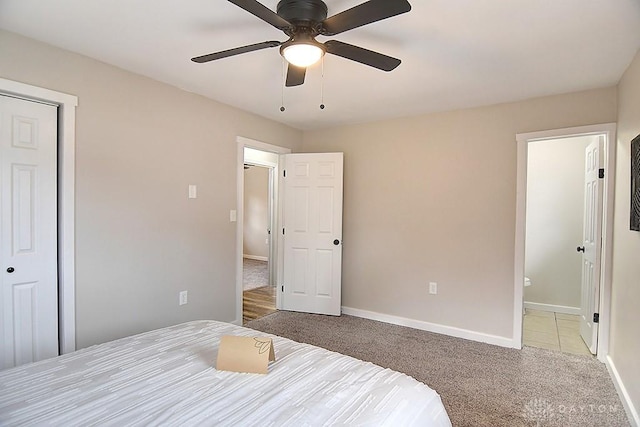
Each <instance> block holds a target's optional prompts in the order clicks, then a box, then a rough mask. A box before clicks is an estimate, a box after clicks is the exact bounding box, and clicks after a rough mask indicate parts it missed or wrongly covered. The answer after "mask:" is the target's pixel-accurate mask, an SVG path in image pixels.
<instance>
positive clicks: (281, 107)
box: [280, 58, 287, 113]
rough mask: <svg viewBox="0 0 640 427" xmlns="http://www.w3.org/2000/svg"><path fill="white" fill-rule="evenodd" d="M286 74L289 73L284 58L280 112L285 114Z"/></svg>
mask: <svg viewBox="0 0 640 427" xmlns="http://www.w3.org/2000/svg"><path fill="white" fill-rule="evenodd" d="M286 73H287V63H286V61H285V59H284V58H282V88H281V90H282V93H281V95H282V98H281V99H280V111H281V112H283V113H284V110H286V108H284V85H285V81H286Z"/></svg>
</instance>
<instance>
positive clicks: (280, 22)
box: [229, 0, 293, 31]
mask: <svg viewBox="0 0 640 427" xmlns="http://www.w3.org/2000/svg"><path fill="white" fill-rule="evenodd" d="M229 2H231V3H233V4H235V5H236V6H238V7H240V8H242V9H244V10H246V11H247V12H249V13H251V14H252V15H255V16H257V17H258V18H260V19H262V20H263V21H264V22H266V23H267V24H271V25H273V26H274V27H276V28H277V29H279V30H283V31H284V30H286V29H287V28H292V27H293V25H292V24H291V23H290V22H289V21H287V20H286V19H284V18H283V17H281V16H280V15H278V14H277V13H275V12H274V11H273V10H271V9H269V8H268V7H266V6H265V5H263V4H262V3H259V2H257V1H256V0H229Z"/></svg>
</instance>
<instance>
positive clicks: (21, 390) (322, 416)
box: [0, 321, 451, 426]
mask: <svg viewBox="0 0 640 427" xmlns="http://www.w3.org/2000/svg"><path fill="white" fill-rule="evenodd" d="M222 335H244V336H269V337H272V338H273V341H274V348H275V353H276V358H277V361H276V362H275V363H272V364H271V366H270V367H269V373H268V374H267V375H258V374H239V373H233V372H223V371H218V370H216V369H215V362H216V357H217V348H218V343H219V337H220V336H222ZM0 425H2V426H7V425H59V426H73V425H79V426H87V425H101V426H102V425H117V426H125V425H162V426H166V425H198V426H201V425H221V426H252V425H260V426H286V425H291V426H320V425H375V426H377V425H389V426H409V425H421V426H450V425H451V422H450V421H449V418H448V416H447V414H446V411H445V409H444V407H443V406H442V402H441V401H440V397H439V396H438V394H437V393H436V392H435V391H433V390H431V389H430V388H429V387H427V386H426V385H424V384H422V383H420V382H418V381H416V380H415V379H413V378H411V377H409V376H407V375H404V374H401V373H398V372H395V371H392V370H389V369H384V368H381V367H379V366H377V365H374V364H371V363H368V362H363V361H361V360H357V359H354V358H351V357H348V356H344V355H341V354H338V353H334V352H331V351H328V350H324V349H321V348H318V347H314V346H311V345H308V344H300V343H297V342H295V341H291V340H289V339H286V338H281V337H276V336H273V335H268V334H264V333H261V332H258V331H255V330H252V329H247V328H243V327H239V326H234V325H231V324H227V323H221V322H214V321H195V322H189V323H185V324H182V325H177V326H172V327H168V328H164V329H159V330H156V331H151V332H147V333H143V334H140V335H136V336H132V337H127V338H123V339H120V340H116V341H112V342H109V343H105V344H100V345H96V346H93V347H89V348H87V349H84V350H80V351H77V352H75V353H71V354H68V355H64V356H60V357H56V358H54V359H49V360H45V361H42V362H37V363H34V364H31V365H26V366H22V367H17V368H13V369H9V370H5V371H0Z"/></svg>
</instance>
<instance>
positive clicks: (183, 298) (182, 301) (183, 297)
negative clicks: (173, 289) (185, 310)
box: [178, 291, 189, 305]
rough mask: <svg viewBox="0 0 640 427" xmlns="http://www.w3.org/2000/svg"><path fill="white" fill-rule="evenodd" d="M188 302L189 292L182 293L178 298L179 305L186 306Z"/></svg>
mask: <svg viewBox="0 0 640 427" xmlns="http://www.w3.org/2000/svg"><path fill="white" fill-rule="evenodd" d="M188 302H189V297H188V295H187V291H182V292H180V295H179V296H178V303H179V305H185V304H186V303H188Z"/></svg>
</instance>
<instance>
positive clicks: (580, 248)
mask: <svg viewBox="0 0 640 427" xmlns="http://www.w3.org/2000/svg"><path fill="white" fill-rule="evenodd" d="M576 250H577V251H578V252H582V253H584V246H578V247H577V248H576Z"/></svg>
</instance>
